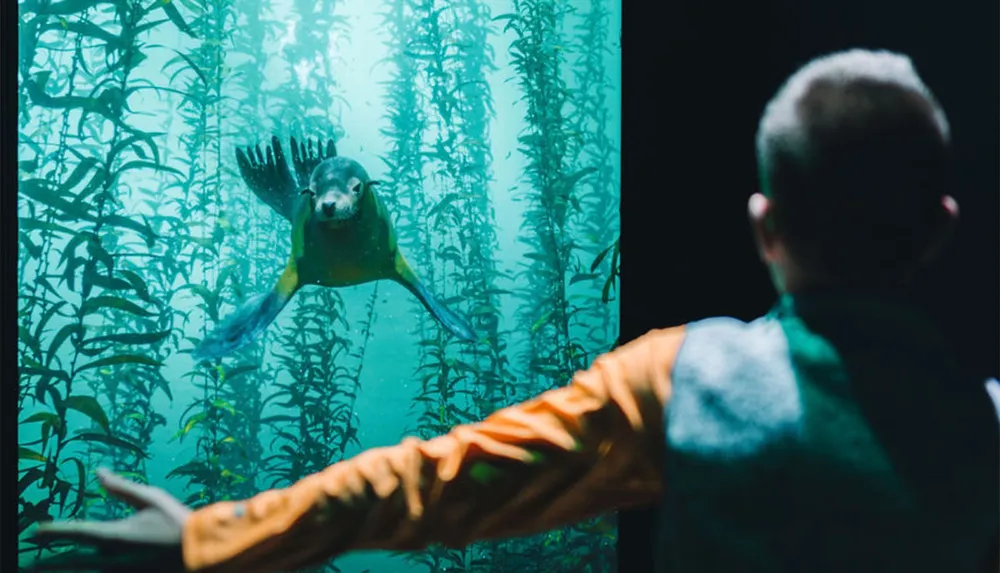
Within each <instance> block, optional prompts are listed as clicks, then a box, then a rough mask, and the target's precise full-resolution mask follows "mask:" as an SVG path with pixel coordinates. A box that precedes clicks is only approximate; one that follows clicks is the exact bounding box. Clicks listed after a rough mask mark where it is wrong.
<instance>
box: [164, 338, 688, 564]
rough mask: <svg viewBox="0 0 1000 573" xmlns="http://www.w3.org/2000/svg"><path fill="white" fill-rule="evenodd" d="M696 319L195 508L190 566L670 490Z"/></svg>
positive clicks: (430, 539) (468, 527)
mask: <svg viewBox="0 0 1000 573" xmlns="http://www.w3.org/2000/svg"><path fill="white" fill-rule="evenodd" d="M683 328H684V327H676V328H671V329H665V330H657V331H653V332H650V333H649V334H646V335H645V336H643V337H641V338H638V339H636V340H635V341H633V342H630V343H628V344H626V345H624V346H621V347H620V348H618V349H617V350H615V351H613V352H610V353H608V354H605V355H602V356H601V357H599V358H598V359H597V360H595V361H594V363H593V365H592V366H591V368H589V369H588V370H586V371H583V372H578V373H577V374H576V375H575V376H574V378H573V380H572V382H571V383H570V384H568V385H567V386H566V387H563V388H559V389H556V390H551V391H549V392H546V393H544V394H541V395H540V396H538V397H537V398H534V399H532V400H529V401H527V402H523V403H520V404H517V405H515V406H511V407H509V408H506V409H503V410H500V411H498V412H496V413H494V414H493V415H491V416H489V417H488V418H486V419H485V420H484V421H482V422H480V423H477V424H470V425H465V426H458V427H456V428H454V429H453V430H452V431H451V432H449V433H448V434H446V435H444V436H441V437H438V438H434V439H431V440H427V441H421V440H417V439H414V438H407V439H405V440H403V442H402V443H400V444H399V445H396V446H392V447H385V448H376V449H371V450H368V451H366V452H363V453H361V454H359V455H357V456H356V457H354V458H351V459H349V460H346V461H343V462H341V463H338V464H335V465H332V466H330V467H329V468H327V469H326V470H324V471H322V472H320V473H317V474H313V475H311V476H308V477H306V478H304V479H302V480H300V481H299V482H297V483H295V484H294V485H292V486H290V487H288V488H285V489H278V490H271V491H267V492H264V493H261V494H259V495H257V496H255V497H253V498H251V499H249V500H246V501H244V502H240V503H237V502H221V503H216V504H213V505H210V506H207V507H205V508H202V509H199V510H196V511H195V512H193V513H192V514H191V516H190V518H189V520H188V521H187V523H186V524H185V527H184V534H183V550H184V561H185V564H186V567H187V570H188V571H192V572H212V573H227V572H230V571H233V572H237V571H238V572H240V573H253V572H258V571H259V572H265V571H280V570H290V569H296V568H300V567H305V566H309V565H312V564H318V563H321V562H323V561H325V560H328V559H330V558H332V557H334V556H336V555H339V554H341V553H343V552H345V551H349V550H355V549H392V550H418V549H421V548H424V547H426V546H427V545H430V544H432V543H440V544H444V545H449V546H463V545H466V544H468V543H471V542H473V541H476V540H481V539H489V538H497V537H512V536H520V535H528V534H532V533H537V532H542V531H546V530H550V529H554V528H556V527H559V526H562V525H566V524H568V523H572V522H576V521H579V520H582V519H585V518H587V517H591V516H594V515H598V514H601V513H604V512H607V511H611V510H614V509H616V508H620V507H625V506H630V505H635V504H642V503H649V502H653V501H656V500H657V499H658V497H659V494H660V490H661V487H662V466H663V461H664V460H663V456H664V450H665V441H664V436H663V432H664V430H663V426H664V424H663V411H664V406H665V405H666V402H667V400H668V399H669V397H670V372H671V369H672V367H673V361H674V356H675V354H676V352H677V349H678V348H679V346H680V343H681V341H682V339H683Z"/></svg>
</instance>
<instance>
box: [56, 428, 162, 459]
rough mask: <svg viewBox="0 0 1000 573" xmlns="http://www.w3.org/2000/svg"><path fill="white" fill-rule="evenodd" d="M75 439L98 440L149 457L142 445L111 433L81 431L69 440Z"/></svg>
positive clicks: (84, 440) (142, 456)
mask: <svg viewBox="0 0 1000 573" xmlns="http://www.w3.org/2000/svg"><path fill="white" fill-rule="evenodd" d="M73 440H80V441H83V442H98V443H101V444H105V445H108V446H112V447H116V448H121V449H123V450H128V451H130V452H132V453H133V454H135V455H137V456H139V457H141V458H144V459H145V458H148V457H149V455H148V454H146V452H144V451H143V449H142V447H141V446H139V445H138V444H135V443H133V442H131V441H129V440H126V439H124V438H119V437H118V436H112V435H110V434H101V433H99V432H80V433H78V434H77V435H75V436H73V437H72V438H70V439H69V440H67V442H70V441H73Z"/></svg>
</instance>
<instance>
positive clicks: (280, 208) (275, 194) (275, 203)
mask: <svg viewBox="0 0 1000 573" xmlns="http://www.w3.org/2000/svg"><path fill="white" fill-rule="evenodd" d="M236 165H237V166H238V167H239V169H240V175H242V176H243V181H245V182H246V184H247V187H249V188H250V190H251V191H253V193H254V195H256V196H257V198H258V199H260V200H261V201H263V202H264V203H266V204H267V205H268V206H269V207H271V208H272V209H274V211H275V212H276V213H278V214H279V215H281V216H282V217H284V218H285V219H288V220H289V221H290V220H291V219H292V209H293V208H294V200H295V194H296V193H297V192H298V190H299V189H300V186H299V185H298V184H297V183H296V181H295V179H294V177H293V176H292V172H291V171H290V170H289V168H288V160H287V159H286V158H285V152H284V151H283V150H282V149H281V142H279V141H278V138H277V137H272V138H271V145H270V146H268V147H265V152H264V153H261V150H260V146H259V145H258V146H254V147H247V148H246V151H244V150H242V149H240V148H236ZM307 184H308V183H307Z"/></svg>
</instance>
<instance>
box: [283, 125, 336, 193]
mask: <svg viewBox="0 0 1000 573" xmlns="http://www.w3.org/2000/svg"><path fill="white" fill-rule="evenodd" d="M291 139H292V165H294V166H295V177H296V178H297V179H298V182H299V187H303V188H304V187H308V186H309V179H310V178H311V177H312V172H313V171H314V170H315V169H316V166H317V165H319V164H320V163H322V162H323V161H324V160H326V159H329V158H331V157H336V156H337V144H336V143H334V142H333V140H332V139H330V140H327V142H326V149H324V148H323V143H322V142H321V141H320V140H319V138H316V140H315V142H314V140H312V139H309V140H306V141H305V142H303V143H299V142H297V141H295V138H294V137H293V138H291Z"/></svg>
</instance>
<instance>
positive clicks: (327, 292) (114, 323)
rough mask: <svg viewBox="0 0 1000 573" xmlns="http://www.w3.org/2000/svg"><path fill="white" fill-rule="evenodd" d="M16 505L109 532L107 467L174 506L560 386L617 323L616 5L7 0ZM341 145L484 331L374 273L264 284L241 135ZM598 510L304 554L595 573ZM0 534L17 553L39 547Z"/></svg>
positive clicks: (430, 269) (422, 566)
mask: <svg viewBox="0 0 1000 573" xmlns="http://www.w3.org/2000/svg"><path fill="white" fill-rule="evenodd" d="M21 12H22V18H21V27H20V46H21V49H20V61H21V65H20V85H19V91H20V96H21V100H20V101H21V107H20V110H19V117H20V120H21V130H20V142H21V144H20V149H19V160H20V181H21V183H20V187H19V197H20V203H19V212H20V237H21V243H20V255H19V256H20V263H19V277H18V278H19V285H20V287H19V288H20V294H21V296H20V302H19V308H20V317H19V321H20V333H21V336H20V340H19V354H20V366H21V378H20V394H19V408H20V426H19V427H20V432H19V434H20V435H19V442H20V445H21V450H20V474H19V475H20V485H21V488H20V489H21V493H20V500H19V503H20V508H19V509H20V512H21V524H22V533H24V532H25V531H30V529H29V528H30V527H31V525H32V524H34V523H37V522H38V521H40V520H46V519H50V518H62V519H66V518H92V519H111V518H115V517H120V516H122V515H124V513H123V512H124V511H126V509H125V508H124V507H122V506H121V505H119V504H116V503H114V502H110V501H108V500H106V499H104V498H102V497H101V492H100V489H99V488H98V487H97V485H96V480H95V479H94V474H93V470H94V469H96V468H97V467H99V466H102V465H103V466H110V467H113V468H114V469H116V470H118V471H120V472H123V473H125V474H126V475H127V476H128V477H130V478H132V479H137V480H141V481H148V482H150V483H153V484H156V485H159V486H162V487H164V488H166V489H167V490H168V491H170V492H171V493H172V494H174V495H175V496H177V497H178V498H180V499H182V500H184V501H186V502H187V503H189V504H191V505H192V506H201V505H204V504H206V503H210V502H213V501H218V500H225V499H241V498H245V497H249V496H252V495H254V494H255V493H257V492H259V491H261V490H264V489H267V488H272V487H282V486H285V485H289V484H290V483H292V482H294V481H295V480H297V479H299V478H301V477H304V476H306V475H308V474H309V473H312V472H315V471H319V470H320V469H322V468H323V467H326V466H327V465H329V464H331V463H335V462H337V461H339V460H341V459H344V458H349V457H351V456H353V455H355V454H357V453H358V452H359V451H361V450H362V449H366V448H371V447H377V446H385V445H391V444H394V443H396V442H398V441H399V440H400V439H401V438H403V437H404V436H407V435H418V436H422V437H431V436H434V435H437V434H439V433H441V432H443V431H446V430H447V428H449V427H451V426H453V425H455V424H460V423H466V422H471V421H474V420H477V419H481V418H482V417H484V416H486V415H488V414H489V413H490V412H492V411H494V410H496V409H498V408H501V407H504V406H506V405H508V404H511V403H514V402H516V401H518V400H521V399H524V398H526V397H528V396H530V395H532V394H534V393H537V392H540V391H543V390H545V389H548V388H552V387H557V386H560V385H563V384H565V383H566V382H567V381H568V380H569V378H570V377H571V376H572V374H573V372H574V371H575V370H577V369H579V368H584V367H586V365H587V364H588V363H589V362H590V361H591V360H592V359H593V357H594V356H595V355H596V354H597V353H600V352H603V351H606V350H607V349H609V348H610V347H611V345H612V344H613V343H614V341H615V340H616V339H617V331H618V326H617V324H618V318H617V316H618V312H617V300H616V296H615V295H616V288H615V287H616V272H617V268H618V257H617V250H616V248H615V247H614V245H616V241H617V238H618V235H619V230H618V228H619V226H618V196H619V183H618V181H619V177H618V168H619V163H620V162H619V155H618V148H619V131H620V130H619V126H620V116H621V111H620V69H621V67H620V55H621V52H620V32H619V30H620V28H621V25H620V21H621V6H620V2H619V1H617V0H594V1H582V0H581V1H574V2H514V1H497V0H489V1H486V0H478V1H477V0H464V1H456V2H442V1H437V2H435V1H429V2H428V1H404V0H385V1H378V2H368V1H361V0H349V1H341V0H336V1H334V0H320V1H307V0H173V1H172V2H160V1H156V2H150V1H144V2H138V3H133V2H129V1H128V0H90V1H77V0H60V1H54V2H39V1H36V0H22V3H21ZM272 135H277V136H278V137H279V138H280V139H281V141H282V143H283V144H284V145H285V146H286V147H285V149H286V150H287V149H288V147H287V145H288V141H289V137H296V138H298V139H300V140H301V139H303V138H305V137H312V138H317V137H318V138H323V139H328V138H333V139H335V140H336V145H337V149H338V152H339V154H340V155H343V156H348V157H351V158H353V159H355V160H357V161H358V162H360V163H361V164H362V165H364V166H365V168H366V170H367V171H368V172H369V174H370V175H371V176H372V177H373V178H374V179H377V180H379V181H380V182H381V183H382V185H380V186H379V187H378V188H377V193H379V197H380V198H381V199H382V200H383V202H384V203H385V205H386V207H387V209H388V211H389V213H390V214H391V217H392V219H393V223H394V225H395V228H396V232H397V234H398V236H399V242H400V245H401V249H402V251H403V252H404V253H405V255H406V257H407V259H408V260H409V261H410V263H411V264H412V265H413V267H414V268H415V269H416V271H417V273H418V275H420V276H421V277H422V278H423V280H424V282H425V283H426V285H427V286H428V288H429V289H430V290H431V291H432V292H434V293H435V294H436V296H437V297H438V298H440V300H441V301H442V302H443V303H444V304H446V305H447V306H448V307H449V308H452V309H454V310H455V311H457V312H459V313H460V314H462V315H464V316H466V317H468V318H469V320H470V321H471V322H472V324H473V326H474V327H475V330H476V333H477V336H478V340H476V341H473V342H462V341H460V340H457V339H454V338H453V337H450V336H446V335H445V334H444V333H443V331H442V330H441V329H440V327H439V325H438V324H437V323H436V322H435V321H434V320H433V319H432V318H431V317H430V315H429V314H428V313H427V312H426V311H425V310H424V308H423V307H422V306H420V305H419V303H417V301H416V299H415V298H414V297H413V296H412V295H411V294H410V293H409V292H408V291H407V290H406V289H404V288H403V287H401V286H399V285H397V284H395V283H390V282H385V281H383V282H378V283H366V284H361V285H357V286H351V287H344V288H339V289H327V288H321V287H306V288H305V289H303V290H302V291H300V292H299V293H298V294H296V296H295V297H294V299H293V300H292V301H291V303H290V304H289V305H288V306H287V307H286V308H285V309H284V310H283V311H282V313H281V314H280V315H279V316H278V318H277V320H276V321H275V322H274V323H273V324H272V325H271V326H270V327H269V328H268V329H267V330H266V331H265V334H264V335H263V336H262V337H261V338H260V339H259V340H257V341H255V342H254V343H253V344H250V345H248V346H247V347H244V348H242V349H240V350H238V351H237V352H235V353H233V354H232V355H230V356H227V357H225V358H223V359H221V360H219V361H217V362H216V361H213V362H211V363H202V364H197V363H195V362H194V361H193V360H192V359H191V357H190V354H189V353H190V351H191V350H192V349H193V348H194V346H195V345H196V344H197V343H198V342H199V341H200V340H201V339H202V338H203V337H204V336H205V335H206V333H207V332H209V331H211V330H212V329H214V328H215V327H216V326H217V325H218V324H219V323H220V321H224V320H225V319H226V318H227V317H228V316H229V315H230V314H231V313H232V312H233V311H234V310H235V308H236V307H237V306H238V305H239V304H240V303H241V302H243V301H244V300H246V299H247V298H249V297H251V296H253V295H256V294H260V293H264V292H266V291H268V290H269V289H270V288H271V287H272V286H273V285H274V283H275V282H276V280H277V278H278V276H279V274H280V273H281V271H282V268H283V267H284V265H285V262H286V261H287V259H288V255H289V251H290V233H291V225H290V224H289V223H288V222H287V221H286V220H284V219H283V218H281V217H280V216H279V215H277V214H276V213H275V212H274V211H273V210H271V209H270V208H269V207H267V205H265V204H263V203H262V202H260V201H259V200H258V199H257V198H256V197H255V196H254V195H253V193H251V192H250V190H249V189H248V187H247V186H246V184H245V183H244V182H243V181H242V179H241V177H240V174H239V171H238V169H237V165H236V160H235V152H236V148H237V147H243V146H247V145H255V144H258V143H260V144H264V143H267V142H268V141H269V140H270V138H271V136H272ZM612 526H613V522H610V521H608V520H606V519H601V520H597V521H596V522H593V523H588V524H584V525H582V526H579V527H572V528H567V529H565V530H560V531H554V532H548V533H543V534H539V535H537V536H534V537H531V538H526V539H519V540H510V541H503V542H494V543H482V544H476V545H474V546H472V547H469V548H467V549H465V550H443V549H431V550H428V551H426V552H422V553H414V554H398V555H397V554H390V553H388V552H361V553H356V554H349V555H346V556H344V557H341V558H338V559H337V560H335V561H334V562H332V563H331V564H329V565H328V566H326V567H325V568H322V567H321V568H318V569H316V570H317V571H321V570H322V571H344V572H351V573H360V572H363V571H366V570H368V571H372V572H401V573H402V572H407V571H495V572H500V571H513V570H520V571H524V570H544V571H610V570H612V569H613V565H612V563H613V559H614V529H613V527H612ZM24 538H25V536H24V535H22V543H21V551H22V557H23V558H25V559H28V558H30V557H33V556H35V555H38V554H39V552H40V551H44V550H45V549H44V548H37V547H35V546H33V545H31V544H30V542H28V541H26V540H25V539H24Z"/></svg>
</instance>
